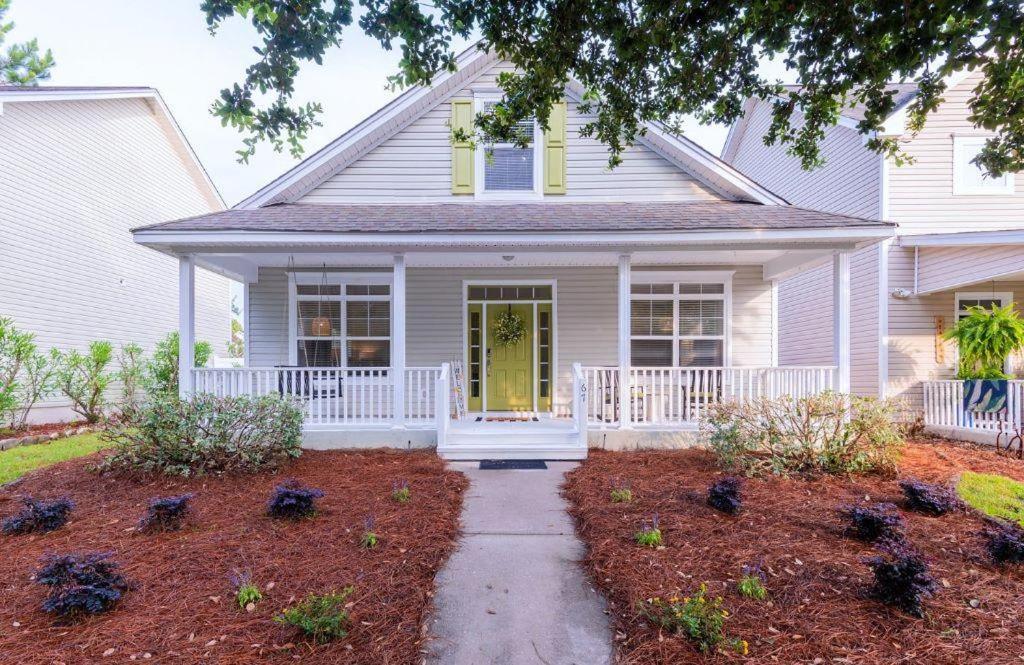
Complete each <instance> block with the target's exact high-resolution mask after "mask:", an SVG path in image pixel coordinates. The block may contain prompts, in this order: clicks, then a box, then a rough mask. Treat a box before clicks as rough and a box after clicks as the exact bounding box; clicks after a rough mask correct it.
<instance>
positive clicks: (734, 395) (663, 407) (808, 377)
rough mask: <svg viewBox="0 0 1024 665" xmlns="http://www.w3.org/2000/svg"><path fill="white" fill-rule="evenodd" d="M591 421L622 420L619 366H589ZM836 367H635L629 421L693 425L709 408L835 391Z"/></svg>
mask: <svg viewBox="0 0 1024 665" xmlns="http://www.w3.org/2000/svg"><path fill="white" fill-rule="evenodd" d="M582 372H583V376H584V379H585V381H586V386H587V390H586V395H587V398H586V399H587V420H588V422H589V423H591V424H594V425H609V424H614V425H618V424H619V416H618V414H619V404H620V402H619V398H620V396H619V368H618V367H585V368H583V369H582ZM835 373H836V369H835V368H834V367H692V368H691V367H632V368H630V370H629V373H628V374H629V394H628V397H629V406H630V424H631V425H637V426H644V425H692V424H695V423H697V422H698V421H699V420H700V418H701V415H702V414H703V413H704V412H705V411H706V410H707V408H708V406H709V405H711V404H714V403H717V402H721V401H724V400H729V399H735V400H741V401H748V400H753V399H758V398H762V397H764V398H775V397H780V396H782V395H791V396H794V397H805V396H808V395H814V394H817V393H821V392H824V391H826V390H831V389H832V388H833V386H834V385H835Z"/></svg>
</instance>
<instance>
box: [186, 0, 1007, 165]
mask: <svg viewBox="0 0 1024 665" xmlns="http://www.w3.org/2000/svg"><path fill="white" fill-rule="evenodd" d="M360 6H361V8H362V13H361V15H360V17H359V20H358V24H359V28H360V29H361V30H363V31H364V32H365V33H366V34H367V35H369V36H371V37H373V38H375V39H377V40H378V41H379V42H380V44H381V46H382V47H383V48H385V49H387V50H392V49H394V48H396V47H397V48H398V49H400V51H401V60H400V66H399V71H398V72H397V73H396V74H395V75H394V76H392V77H391V78H390V81H389V82H390V83H391V85H392V86H394V87H404V86H410V85H417V84H428V83H430V81H431V80H432V78H433V77H434V76H435V75H436V74H437V73H438V72H443V71H451V70H454V69H455V67H456V55H457V53H456V50H455V49H456V46H455V44H456V42H457V41H463V40H468V39H470V38H472V37H473V36H476V35H480V36H482V40H481V46H482V47H483V48H485V49H490V50H493V51H495V52H497V53H498V54H499V55H501V56H502V57H504V58H507V59H508V60H510V61H511V62H512V63H513V64H515V65H516V66H517V68H518V73H504V74H502V75H501V76H500V77H499V81H498V83H499V85H500V87H501V88H502V90H503V91H504V93H505V98H504V101H503V102H502V103H501V104H499V105H498V106H497V107H496V108H495V109H494V110H493V111H492V112H490V113H488V114H482V115H480V116H478V118H477V127H478V129H480V130H481V131H482V132H483V133H485V134H488V135H490V136H493V137H495V138H499V139H502V140H514V139H515V123H516V122H517V121H518V120H521V119H525V118H527V117H530V116H536V117H537V118H538V120H539V121H540V123H541V125H542V126H544V127H546V126H547V119H548V113H549V111H550V108H551V105H552V102H554V101H556V100H558V99H560V98H561V97H562V95H563V90H564V86H565V85H566V83H567V82H569V81H570V79H574V80H575V81H578V83H579V84H580V89H581V91H582V98H583V110H584V111H586V112H591V113H592V114H593V115H592V116H591V118H592V119H591V120H589V121H588V122H587V123H586V124H584V125H583V126H582V128H581V133H582V134H584V135H589V136H593V137H595V138H597V139H599V140H601V141H602V142H604V143H605V144H607V145H608V147H609V153H610V155H609V161H610V163H611V164H612V165H614V164H617V163H618V162H619V161H620V159H621V153H622V151H623V150H624V149H625V147H626V146H627V145H629V144H630V143H632V142H634V141H636V140H637V138H638V137H639V136H641V135H642V134H643V133H644V123H647V122H656V123H661V124H663V125H664V126H666V127H667V128H669V129H671V130H674V131H679V130H680V129H681V122H682V119H683V118H684V116H686V115H693V116H695V117H696V118H697V119H698V120H699V121H700V122H703V123H731V122H732V121H734V120H736V119H737V118H738V117H740V116H741V115H742V113H743V102H744V100H745V99H746V98H748V97H756V98H760V99H765V100H770V101H771V103H772V122H771V126H770V128H769V129H768V132H767V134H766V135H765V137H764V140H765V142H766V143H768V144H784V145H786V146H788V150H789V152H790V153H791V154H793V155H794V156H796V157H798V158H799V159H800V160H801V163H802V164H803V166H804V167H805V168H812V167H815V166H817V165H820V164H821V163H823V159H822V155H821V152H820V148H819V144H820V142H821V140H822V138H823V137H824V132H825V130H826V129H827V128H828V127H829V126H831V125H834V124H836V123H837V122H838V120H839V116H840V114H841V112H842V111H843V110H844V108H847V107H851V106H853V105H858V106H863V109H864V111H863V119H862V120H860V121H859V123H858V129H859V131H860V132H861V133H863V134H865V135H867V136H868V137H869V138H868V141H867V143H868V145H869V146H870V147H871V148H872V149H873V150H876V151H878V152H880V153H883V154H886V155H888V156H891V157H893V158H895V159H897V161H900V160H901V159H903V155H902V153H901V152H900V149H899V144H898V143H897V139H896V138H895V137H892V136H885V135H882V134H875V133H874V132H876V131H879V130H881V129H882V125H883V122H884V121H885V119H886V118H887V117H888V116H889V115H890V114H891V113H892V112H893V111H894V109H895V100H894V98H893V91H892V89H891V88H888V87H887V85H888V84H889V83H890V82H893V81H903V82H914V83H916V84H917V85H918V86H919V89H920V92H919V94H918V95H917V97H916V99H915V100H914V101H913V102H912V103H911V105H910V107H909V110H908V126H909V129H910V130H911V131H919V130H920V129H921V127H922V126H923V125H924V122H925V118H926V116H927V115H928V113H930V112H932V111H934V110H935V108H936V107H937V106H938V105H939V104H940V103H941V102H942V100H943V94H944V93H945V92H946V89H947V87H948V85H949V80H948V77H950V76H951V75H953V74H956V73H958V72H961V71H965V70H971V71H980V72H981V73H982V74H984V80H983V81H982V82H981V83H980V84H978V85H977V87H975V88H974V90H973V92H972V94H971V96H970V98H969V100H968V107H969V110H970V114H971V115H970V119H971V121H972V122H973V123H975V124H976V125H977V126H978V127H980V128H984V129H985V130H988V131H990V132H992V133H994V137H993V138H992V139H990V140H989V141H988V143H987V144H986V147H985V149H984V150H983V151H982V153H981V154H980V155H979V158H978V160H979V162H978V163H979V164H980V165H981V166H982V167H983V168H984V169H986V171H988V172H990V173H992V174H1001V173H1003V172H1006V171H1015V170H1019V169H1021V168H1022V166H1024V50H1022V49H1024V46H1022V44H1021V39H1020V37H1021V25H1024V6H1022V3H1021V2H1019V1H1018V0H989V1H987V2H969V1H967V0H960V1H949V0H946V1H940V2H922V1H920V0H917V1H914V0H905V1H901V2H897V1H895V0H857V1H855V2H841V3H836V2H825V1H822V0H768V1H767V2H765V1H764V0H761V1H758V2H752V1H750V0H733V1H730V2H703V1H700V2H698V1H696V0H682V1H680V2H675V3H665V2H658V1H656V0H630V1H628V2H621V1H613V0H588V1H582V0H546V1H540V0H523V1H521V2H512V3H509V2H500V1H497V0H491V1H479V2H471V1H470V0H434V1H433V2H430V3H417V2H411V1H410V0H360ZM202 9H203V11H204V12H205V14H206V19H207V23H208V25H209V27H210V30H211V31H216V29H217V28H218V27H219V26H220V25H221V24H222V23H223V22H224V21H226V20H228V19H230V18H231V17H234V16H240V17H243V18H245V19H246V20H248V21H249V22H250V23H251V24H252V25H253V27H254V28H255V29H256V31H257V33H258V35H259V39H260V44H259V45H258V46H256V47H255V52H256V54H257V60H256V62H255V63H253V65H252V66H250V67H249V68H248V69H247V70H246V73H245V78H244V80H243V81H242V82H241V83H240V84H235V85H234V86H232V87H231V88H226V89H225V90H223V91H222V93H221V97H220V99H219V100H217V102H216V103H215V104H214V106H213V112H214V113H215V114H216V115H218V116H219V117H220V118H221V119H222V121H223V123H224V124H225V125H228V124H230V125H231V126H233V127H235V128H237V129H238V130H239V131H241V132H242V133H243V134H245V138H244V139H243V142H244V144H245V147H244V149H243V150H241V151H239V154H240V156H241V159H242V160H243V161H244V160H246V159H248V157H249V156H250V155H251V154H252V153H253V152H254V151H255V148H256V145H257V144H258V143H259V142H260V141H263V140H267V141H269V142H270V143H271V144H272V145H273V147H274V148H275V149H276V150H279V151H280V150H283V149H284V147H285V146H286V145H287V146H288V148H289V150H290V151H291V153H292V155H294V156H296V157H297V156H299V155H301V153H302V140H303V139H304V138H305V137H306V135H307V133H308V131H309V130H310V129H311V128H312V127H313V126H315V125H317V124H318V121H317V116H318V115H319V114H320V112H321V108H320V106H319V104H316V103H307V104H305V105H299V104H297V103H295V102H294V101H293V95H294V91H295V78H296V75H297V74H298V72H299V70H300V68H301V66H302V65H303V64H306V63H309V62H313V63H316V64H321V63H322V62H323V57H324V54H325V53H326V51H327V50H328V49H329V48H332V47H336V46H338V45H339V44H340V42H341V39H342V35H343V33H344V31H345V29H346V28H349V27H350V26H351V24H352V22H353V11H352V9H353V3H352V1H351V0H329V1H328V2H321V1H320V0H204V2H203V4H202ZM765 58H769V59H776V60H778V61H780V62H781V63H783V64H784V65H785V66H786V68H787V69H788V70H790V71H791V72H792V73H793V74H795V76H796V78H797V80H798V81H799V82H800V83H801V84H802V86H801V87H800V88H798V89H785V88H783V87H782V86H781V85H780V81H778V80H776V79H773V78H771V77H768V76H766V75H765V74H764V73H763V70H761V69H760V63H761V62H762V61H763V60H764V59H765ZM265 93H270V99H269V101H266V102H265V103H264V101H263V100H261V99H260V96H261V95H264V94H265ZM796 112H800V113H801V114H802V116H803V120H802V121H800V119H799V117H798V115H794V114H795V113H796Z"/></svg>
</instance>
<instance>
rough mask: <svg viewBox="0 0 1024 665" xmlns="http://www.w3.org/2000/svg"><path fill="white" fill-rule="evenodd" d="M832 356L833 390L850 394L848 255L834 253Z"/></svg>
mask: <svg viewBox="0 0 1024 665" xmlns="http://www.w3.org/2000/svg"><path fill="white" fill-rule="evenodd" d="M832 326H833V334H832V356H833V364H834V365H835V366H836V367H837V370H836V385H835V389H836V390H837V391H839V392H841V393H848V392H850V253H849V252H848V251H842V252H836V253H835V255H834V256H833V258H832Z"/></svg>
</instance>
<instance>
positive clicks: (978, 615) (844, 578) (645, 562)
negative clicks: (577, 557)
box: [564, 441, 1024, 665]
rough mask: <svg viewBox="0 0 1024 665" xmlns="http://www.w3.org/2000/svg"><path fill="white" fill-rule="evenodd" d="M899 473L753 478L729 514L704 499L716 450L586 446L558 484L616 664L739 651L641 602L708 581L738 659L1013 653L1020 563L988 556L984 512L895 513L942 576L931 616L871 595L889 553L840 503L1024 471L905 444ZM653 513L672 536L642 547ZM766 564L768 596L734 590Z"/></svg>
mask: <svg viewBox="0 0 1024 665" xmlns="http://www.w3.org/2000/svg"><path fill="white" fill-rule="evenodd" d="M896 471H897V473H898V475H897V477H895V478H894V477H889V476H887V475H879V474H868V475H840V476H834V475H830V474H817V475H814V476H792V477H789V478H786V477H781V476H776V475H773V474H768V475H764V476H762V477H758V478H751V479H745V480H744V487H743V494H744V507H743V511H742V512H741V513H740V514H739V515H737V516H736V517H733V518H729V519H723V518H722V515H721V514H720V513H717V512H716V511H713V510H709V509H708V508H707V506H706V505H705V504H704V500H703V499H704V493H705V491H706V489H707V487H708V485H709V484H710V483H711V482H712V481H713V480H714V479H715V478H716V477H720V473H721V471H720V467H719V465H718V461H717V459H716V457H715V455H714V454H712V453H710V452H709V451H705V450H699V449H691V450H680V451H640V452H603V451H591V453H590V456H589V458H588V459H587V461H586V462H584V463H583V464H582V465H581V466H580V468H578V469H576V470H574V471H572V472H571V473H570V474H569V475H568V477H567V482H566V486H565V490H564V491H565V496H566V498H567V499H568V501H569V502H570V511H571V512H572V514H573V516H574V517H575V519H576V523H577V530H578V533H579V535H580V537H581V538H582V539H583V541H584V542H585V544H586V545H587V555H586V557H585V559H584V564H585V566H586V567H587V568H588V569H589V571H590V573H591V578H592V580H593V583H594V584H595V585H596V586H597V587H599V588H600V589H601V590H602V591H603V592H604V593H605V595H606V596H607V598H608V610H609V613H610V616H611V618H612V620H613V621H614V624H615V625H614V628H615V632H616V633H617V634H618V635H619V638H618V639H616V641H615V644H616V648H617V650H618V652H619V653H618V661H617V662H622V663H628V664H637V665H639V664H649V663H691V662H705V663H715V662H722V663H725V662H738V661H741V660H742V659H741V658H740V657H739V655H738V654H737V653H736V652H735V651H734V650H733V649H732V646H731V644H730V643H729V642H728V641H726V642H723V643H720V644H719V646H718V648H717V650H716V651H713V652H709V653H708V654H706V655H701V653H700V650H699V647H698V646H697V645H696V644H695V643H694V642H692V641H691V640H690V639H689V638H687V637H684V636H680V635H677V634H675V633H672V632H670V631H666V630H665V629H663V628H661V627H660V626H659V625H658V624H657V623H654V622H652V621H651V620H650V619H649V618H647V617H646V616H644V614H643V612H642V611H641V610H640V609H639V607H640V606H639V604H640V603H641V602H643V601H646V600H648V599H652V598H661V599H663V600H666V599H671V598H672V597H678V598H680V599H682V598H685V597H686V596H687V593H688V592H692V591H693V590H694V589H695V588H696V587H698V585H699V584H700V583H701V582H703V583H705V584H706V585H707V593H708V596H709V597H711V598H716V597H719V596H721V597H722V599H723V605H722V607H723V608H724V609H725V610H726V611H728V612H729V616H728V617H727V618H726V621H725V632H726V639H727V640H731V639H743V640H746V641H747V642H748V643H749V655H748V656H747V660H746V661H743V662H757V663H774V662H778V663H813V662H814V661H815V659H820V661H819V662H823V663H843V662H848V663H864V664H865V665H866V664H869V663H871V664H874V663H897V662H907V663H910V662H920V663H929V665H932V664H939V665H954V664H956V665H963V664H964V663H1009V662H1014V659H1016V658H1017V656H1018V654H1020V653H1021V652H1022V649H1021V647H1022V644H1024V642H1022V640H1021V637H1020V630H1019V626H1020V625H1021V622H1022V621H1024V603H1021V602H1020V598H1021V597H1024V566H1020V565H1012V564H1004V565H997V564H996V563H995V562H994V561H993V560H992V558H991V556H990V554H989V550H988V541H987V539H986V538H984V537H983V536H982V535H981V534H982V533H983V532H984V531H985V530H986V529H989V528H991V527H990V525H989V523H988V522H987V521H986V518H985V517H984V516H983V515H981V514H979V513H976V512H973V511H963V510H961V511H954V512H952V513H949V514H947V515H945V516H943V517H941V518H939V519H936V518H934V517H931V516H928V515H924V514H920V513H914V512H903V513H902V517H903V522H904V529H903V531H904V534H905V536H906V539H907V541H908V542H910V543H913V546H914V548H915V549H916V550H917V551H918V552H919V553H920V554H921V555H922V556H923V558H924V561H925V562H926V564H927V567H928V572H929V574H930V575H931V577H932V578H934V580H935V582H936V584H937V585H938V586H937V588H936V590H935V593H934V595H932V596H931V597H922V598H921V600H922V608H923V609H924V612H925V618H924V619H918V618H915V617H913V616H912V615H910V614H908V613H906V612H904V611H903V610H901V609H900V608H899V607H896V606H891V605H886V604H885V603H883V602H881V601H880V600H879V598H877V597H875V596H874V595H873V594H872V589H873V587H874V586H875V574H874V572H873V571H872V569H871V567H870V566H868V564H867V561H868V560H869V559H871V558H872V557H877V556H881V555H882V553H881V552H880V551H879V550H878V548H877V546H876V544H874V543H868V542H862V541H858V540H854V539H851V538H849V537H848V535H847V534H846V528H847V526H848V522H847V520H846V519H845V518H844V517H843V515H842V514H841V513H840V512H839V511H838V510H837V509H838V508H840V507H843V506H851V505H866V506H871V505H874V504H876V503H892V504H899V503H900V502H901V501H902V498H903V495H902V491H901V489H900V487H899V479H900V477H913V478H917V479H919V480H920V481H922V482H926V483H930V484H939V485H949V484H951V483H952V482H954V481H955V479H956V478H958V477H959V476H960V475H961V474H963V473H964V472H965V471H973V472H976V473H989V474H993V473H995V474H1000V475H1004V476H1006V477H1008V478H1011V479H1013V480H1016V481H1018V482H1024V467H1022V466H1021V464H1020V462H1019V461H1017V460H1014V459H1009V458H1006V457H1002V456H999V455H997V454H996V453H994V452H993V451H992V450H991V449H981V448H975V447H969V446H957V445H952V444H946V443H939V442H934V443H933V442H930V441H929V442H923V441H911V442H909V443H908V444H907V445H906V448H905V450H904V452H903V455H902V458H901V460H900V462H899V467H898V468H897V469H896ZM627 476H628V477H629V479H630V483H631V485H632V488H633V493H634V499H633V501H632V502H631V503H628V504H612V503H611V502H609V500H608V487H609V484H610V482H611V481H612V479H614V478H622V477H627ZM654 512H657V513H658V519H659V522H660V528H661V529H662V531H663V532H664V533H665V534H666V537H665V539H664V542H663V545H662V547H661V548H660V549H659V548H642V547H638V546H637V545H636V543H635V542H634V541H633V538H632V536H633V533H634V532H635V530H636V525H638V524H640V523H641V522H642V521H643V520H645V519H649V517H650V515H652V514H653V513H654ZM751 562H755V564H751ZM758 565H759V567H760V569H761V570H762V571H763V574H764V586H765V587H766V588H767V589H769V590H770V595H769V596H768V597H767V598H765V599H764V600H758V599H757V598H756V597H755V596H749V595H746V594H744V593H742V592H741V591H740V589H739V585H740V583H741V581H743V580H744V579H745V577H744V576H745V575H746V574H749V573H750V572H751V569H752V568H756V567H757V566H758ZM744 566H748V569H747V570H744ZM754 574H756V573H754Z"/></svg>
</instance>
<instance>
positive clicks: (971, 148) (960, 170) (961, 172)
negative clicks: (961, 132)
mask: <svg viewBox="0 0 1024 665" xmlns="http://www.w3.org/2000/svg"><path fill="white" fill-rule="evenodd" d="M986 140H988V137H987V136H954V137H953V194H955V195H986V194H987V195H1004V196H1005V195H1008V194H1013V191H1014V190H1013V185H1014V183H1013V174H1012V173H1004V174H1003V175H1002V176H1000V177H998V178H991V177H989V176H986V175H985V172H984V171H983V170H982V169H980V168H979V167H978V166H977V165H975V164H973V163H971V160H972V159H974V158H975V157H977V156H978V153H979V152H981V149H982V148H983V147H985V141H986Z"/></svg>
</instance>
